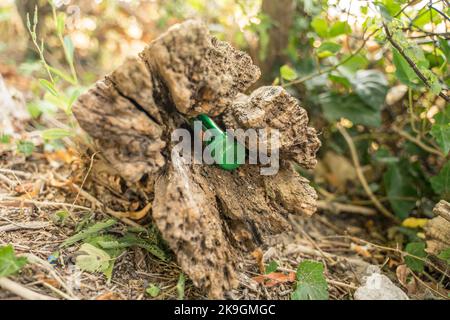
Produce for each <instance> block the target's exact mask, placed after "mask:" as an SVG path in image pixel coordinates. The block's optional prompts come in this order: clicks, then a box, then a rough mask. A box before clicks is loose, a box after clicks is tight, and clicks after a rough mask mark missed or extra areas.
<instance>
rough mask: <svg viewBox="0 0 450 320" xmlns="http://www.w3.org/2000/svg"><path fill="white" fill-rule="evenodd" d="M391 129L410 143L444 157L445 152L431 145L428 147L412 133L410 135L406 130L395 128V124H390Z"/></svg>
mask: <svg viewBox="0 0 450 320" xmlns="http://www.w3.org/2000/svg"><path fill="white" fill-rule="evenodd" d="M392 130H394V131H395V132H396V133H398V134H399V135H401V136H402V137H403V138H405V139H407V140H409V141H411V142H412V143H414V144H416V145H417V146H419V147H421V148H422V149H423V150H425V151H428V152H429V153H433V154H435V155H437V156H439V157H443V158H445V154H444V153H443V152H441V151H440V150H437V149H435V148H433V147H430V146H428V145H426V144H425V143H423V142H422V141H421V140H420V139H419V138H415V137H413V136H412V135H410V134H409V133H408V132H406V131H403V130H401V129H400V128H397V127H396V126H392Z"/></svg>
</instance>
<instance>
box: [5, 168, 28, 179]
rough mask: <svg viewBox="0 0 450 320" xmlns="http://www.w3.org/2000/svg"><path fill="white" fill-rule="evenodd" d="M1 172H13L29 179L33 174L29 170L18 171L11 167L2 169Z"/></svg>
mask: <svg viewBox="0 0 450 320" xmlns="http://www.w3.org/2000/svg"><path fill="white" fill-rule="evenodd" d="M0 173H4V174H13V175H16V176H19V177H20V176H21V177H23V178H26V179H29V178H31V177H32V176H33V175H32V174H31V173H28V172H24V171H18V170H11V169H0Z"/></svg>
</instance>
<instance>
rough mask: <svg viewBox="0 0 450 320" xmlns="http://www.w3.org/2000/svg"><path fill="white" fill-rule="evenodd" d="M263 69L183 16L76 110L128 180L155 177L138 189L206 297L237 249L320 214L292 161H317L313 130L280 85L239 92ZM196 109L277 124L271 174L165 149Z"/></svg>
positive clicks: (227, 273) (228, 275)
mask: <svg viewBox="0 0 450 320" xmlns="http://www.w3.org/2000/svg"><path fill="white" fill-rule="evenodd" d="M259 75H260V73H259V69H258V68H257V67H256V66H255V65H254V64H253V63H252V61H251V59H250V57H249V56H248V55H247V54H245V53H243V52H241V51H238V50H236V49H234V48H232V47H231V46H230V45H229V44H228V43H224V42H221V41H219V40H217V39H215V38H213V37H211V36H210V35H209V33H208V31H207V29H206V27H205V26H204V25H202V24H201V23H199V22H196V21H187V22H185V23H183V24H180V25H178V26H175V27H172V28H171V29H169V30H168V31H167V32H166V33H165V34H163V35H162V36H161V37H159V38H157V39H156V40H154V41H152V42H151V43H150V44H149V45H148V47H147V48H145V50H144V51H143V52H142V53H141V54H140V57H139V58H136V59H129V60H127V61H126V62H125V63H124V64H123V65H122V66H121V67H119V68H118V69H117V70H115V71H114V72H112V73H111V74H110V75H108V76H107V77H106V78H105V79H103V80H101V81H99V82H97V84H96V85H95V86H94V87H93V88H91V89H90V90H89V91H88V92H87V93H85V94H83V95H82V96H80V98H79V99H78V101H77V102H76V103H75V105H74V109H73V110H74V114H75V116H76V118H77V119H78V121H79V123H80V125H81V127H82V128H83V129H84V130H86V131H87V132H88V133H89V135H90V136H92V137H93V139H94V141H95V143H96V144H97V146H98V150H100V151H101V152H102V154H103V156H104V158H105V159H106V160H107V161H108V162H109V163H110V165H111V166H112V167H113V168H115V169H116V171H117V173H118V174H120V175H121V176H122V177H123V179H125V181H126V182H127V183H134V184H135V185H137V186H139V185H140V183H141V182H142V181H145V182H146V185H147V186H148V185H149V184H150V185H152V188H146V189H145V192H146V193H148V194H147V199H151V200H150V201H153V208H152V219H153V220H154V222H155V224H156V225H157V227H158V228H159V230H160V231H161V234H162V236H163V238H164V239H165V240H166V241H167V243H168V245H169V246H170V248H171V249H172V250H173V251H174V253H175V255H176V258H177V262H178V263H179V264H180V266H181V267H182V269H183V270H184V272H185V273H186V274H187V275H188V276H189V277H190V278H191V279H192V281H193V282H194V284H195V285H197V286H199V287H201V288H204V289H205V290H207V292H208V293H209V296H210V297H213V298H221V297H223V294H224V292H226V291H227V290H230V289H232V288H234V287H235V286H236V285H237V283H238V281H237V264H238V261H239V259H240V257H242V256H243V255H247V254H248V253H249V252H251V251H252V250H254V249H255V248H256V247H258V246H261V245H263V244H264V242H265V240H266V239H267V238H268V237H270V236H271V235H274V234H278V233H281V232H284V231H286V230H289V228H290V224H289V223H288V219H287V216H288V215H289V214H303V215H307V216H309V215H311V214H313V213H314V212H315V210H316V198H317V196H316V193H315V191H314V189H313V188H311V187H310V186H309V184H308V180H306V179H305V178H303V177H301V176H300V175H299V174H298V173H297V172H296V171H295V170H294V169H293V167H292V163H291V160H295V161H297V162H298V163H300V164H301V165H303V166H305V167H307V168H311V167H313V166H314V165H315V152H316V151H317V149H318V147H319V146H320V142H319V140H318V139H317V136H316V132H315V130H314V129H313V128H310V127H308V126H307V124H308V117H307V114H306V112H305V110H304V109H302V108H301V107H300V105H299V103H298V101H297V100H296V99H294V98H293V97H291V96H290V95H289V93H287V92H286V91H285V90H284V89H282V88H280V87H263V88H260V89H258V90H256V91H255V92H254V93H252V94H250V95H249V96H245V95H244V94H243V92H244V91H245V90H246V89H247V88H248V87H249V86H250V85H251V84H252V83H254V82H255V81H256V80H257V79H258V77H259ZM200 113H205V114H208V115H210V116H215V119H216V120H217V121H219V122H221V123H225V124H226V125H227V126H229V127H232V128H242V129H246V128H259V129H263V130H266V129H269V128H276V129H279V130H281V144H280V146H279V151H280V154H281V156H282V163H281V167H280V170H279V172H278V173H277V174H276V175H274V176H263V175H261V174H260V171H259V169H260V168H259V166H256V165H243V166H241V167H240V168H239V169H237V170H235V171H224V170H222V169H220V168H219V167H217V166H209V165H195V164H188V163H186V162H185V159H184V158H183V157H181V156H180V155H178V154H177V152H172V148H173V145H172V143H171V140H170V134H171V132H172V131H173V130H174V129H176V128H180V127H183V126H186V119H188V118H190V117H192V116H195V115H198V114H200ZM144 205H146V203H143V204H142V206H144Z"/></svg>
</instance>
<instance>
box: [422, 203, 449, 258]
mask: <svg viewBox="0 0 450 320" xmlns="http://www.w3.org/2000/svg"><path fill="white" fill-rule="evenodd" d="M433 213H434V214H435V215H436V217H435V218H433V219H431V220H430V221H428V223H427V224H426V226H425V234H426V240H427V249H426V250H427V252H428V253H430V254H433V255H438V254H439V253H441V251H442V250H444V249H447V248H448V247H450V203H448V202H447V201H445V200H441V201H439V203H438V204H436V206H435V207H434V208H433Z"/></svg>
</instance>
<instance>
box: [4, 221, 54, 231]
mask: <svg viewBox="0 0 450 320" xmlns="http://www.w3.org/2000/svg"><path fill="white" fill-rule="evenodd" d="M49 225H50V223H49V222H43V221H28V222H20V223H11V224H7V225H5V226H0V232H7V231H15V230H20V229H29V230H35V229H42V228H45V227H47V226H49Z"/></svg>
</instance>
